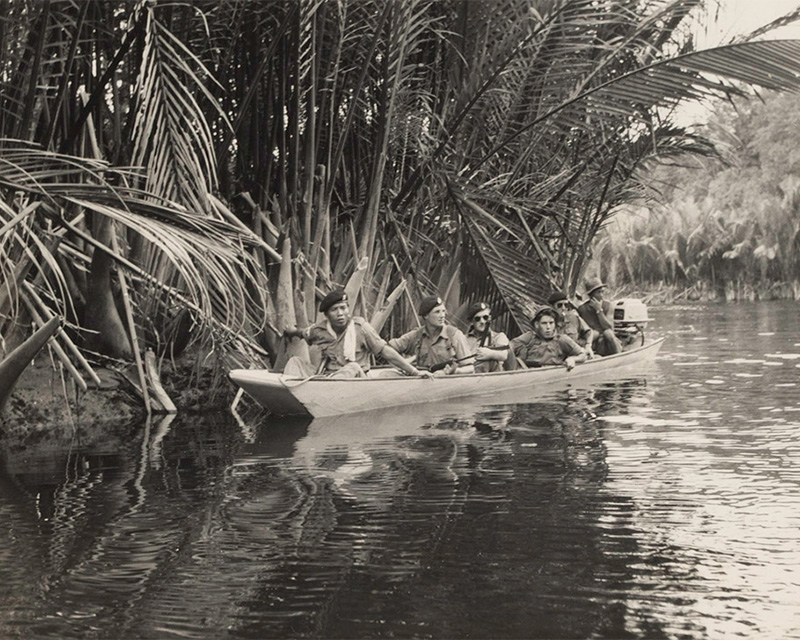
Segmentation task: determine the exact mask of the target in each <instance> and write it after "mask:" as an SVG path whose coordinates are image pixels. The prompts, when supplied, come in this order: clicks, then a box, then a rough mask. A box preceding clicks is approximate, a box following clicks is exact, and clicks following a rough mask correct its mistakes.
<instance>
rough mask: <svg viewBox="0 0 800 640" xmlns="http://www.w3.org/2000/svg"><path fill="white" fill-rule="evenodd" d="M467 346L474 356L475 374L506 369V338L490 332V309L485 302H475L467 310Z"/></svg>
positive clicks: (495, 332)
mask: <svg viewBox="0 0 800 640" xmlns="http://www.w3.org/2000/svg"><path fill="white" fill-rule="evenodd" d="M466 317H467V321H468V322H469V325H470V326H469V329H468V330H467V345H468V346H469V349H470V353H474V354H475V373H491V372H492V371H501V370H502V369H504V368H506V367H505V366H504V365H505V364H506V363H507V361H508V355H509V350H508V336H506V334H505V333H503V332H502V331H494V330H492V309H491V307H489V305H488V304H486V303H485V302H475V303H474V304H472V305H470V307H469V309H467V316H466Z"/></svg>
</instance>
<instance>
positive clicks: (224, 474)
mask: <svg viewBox="0 0 800 640" xmlns="http://www.w3.org/2000/svg"><path fill="white" fill-rule="evenodd" d="M696 311H697V310H695V315H694V316H693V318H692V323H691V326H689V325H688V323H687V322H686V318H685V317H684V312H683V311H681V310H680V309H677V310H676V311H675V312H674V314H673V315H672V316H669V315H667V314H666V313H662V314H659V315H660V317H661V322H662V325H661V331H663V332H664V333H665V334H667V335H669V336H670V342H669V343H668V344H667V348H666V351H665V353H664V355H663V358H662V359H661V361H660V363H659V367H658V369H657V370H656V371H655V372H654V373H653V374H652V375H649V376H647V377H646V378H634V379H630V380H623V381H616V382H613V383H610V384H606V385H594V386H588V387H587V388H578V389H571V390H569V391H561V392H558V393H554V394H552V395H549V396H542V397H540V398H538V399H537V401H536V402H529V403H518V402H517V403H506V404H502V405H495V406H476V407H468V406H464V405H454V406H445V405H440V406H437V407H425V408H415V409H414V410H409V411H402V410H395V411H391V412H382V413H375V414H364V415H360V416H357V417H352V416H351V417H342V418H336V419H325V420H317V421H311V422H307V421H306V422H303V421H294V422H286V421H276V420H271V419H269V418H266V419H265V417H264V416H263V415H262V414H260V413H255V412H254V411H253V408H252V407H249V408H248V407H244V406H243V407H241V409H242V411H241V414H240V415H238V416H237V417H232V416H228V415H218V416H204V417H193V416H179V417H177V418H174V419H172V418H167V419H161V420H154V421H153V422H152V423H149V424H146V425H117V426H115V427H113V428H110V427H107V426H105V427H103V428H102V429H96V430H94V431H92V430H86V431H79V432H77V433H74V434H73V433H72V432H68V433H67V434H66V435H64V437H57V436H52V437H47V438H42V439H40V440H38V441H28V440H25V441H19V442H13V441H11V440H9V439H6V440H5V441H4V449H3V453H2V456H3V458H2V472H1V473H0V523H2V524H0V560H2V562H1V563H0V585H3V586H2V587H0V636H2V637H58V638H63V637H81V638H83V637H132V638H136V637H143V638H150V637H172V636H188V637H215V638H216V637H220V636H232V637H258V638H263V637H331V638H335V637H348V638H352V637H370V638H373V637H397V636H401V637H435V638H439V637H465V638H466V637H497V638H518V637H525V638H536V637H559V638H562V637H575V638H583V637H640V636H648V637H729V636H730V635H740V636H745V637H750V636H752V635H753V634H754V633H758V635H771V636H773V637H775V636H780V637H790V636H792V635H798V634H797V630H798V629H800V618H798V608H797V605H796V603H795V601H796V590H797V586H798V582H800V578H799V577H798V576H800V574H799V573H798V571H797V569H796V567H797V566H798V565H800V534H798V533H797V531H798V530H800V527H798V525H800V516H798V515H797V514H798V513H800V511H798V506H800V499H799V498H798V494H797V485H798V481H800V474H798V472H797V469H798V468H800V467H799V466H798V462H800V446H798V445H797V441H796V434H797V427H798V426H800V424H798V415H800V401H798V398H797V396H796V388H795V386H794V385H795V384H796V376H797V373H796V372H797V368H796V367H795V366H794V364H795V361H796V358H795V354H797V353H798V346H797V344H796V343H800V334H797V333H794V334H791V333H790V332H788V331H786V330H785V329H783V328H781V326H780V323H777V322H776V321H774V320H773V319H770V318H769V317H767V316H762V315H759V314H745V315H746V317H743V318H741V319H740V320H739V321H737V322H736V323H733V322H731V323H729V324H728V325H726V326H725V331H724V332H722V334H723V335H719V332H715V331H714V330H713V329H712V327H716V326H717V325H718V324H719V323H720V322H722V320H720V318H719V314H718V312H717V310H716V309H713V308H709V309H708V311H707V313H706V314H705V315H703V314H698V313H697V312H696ZM665 318H666V320H665ZM759 332H764V333H771V334H772V335H770V336H766V335H764V336H759V337H758V339H759V340H761V339H763V340H764V341H765V342H764V343H763V344H757V345H753V344H752V342H750V343H747V342H744V341H743V337H744V336H751V337H752V336H754V335H757V334H758V333H759ZM697 337H706V338H708V339H707V340H695V338H697ZM743 343H744V344H747V345H748V347H747V348H741V347H738V346H736V345H737V344H743ZM798 357H800V356H798ZM769 362H780V363H782V365H781V366H774V365H769V364H767V363H769ZM715 363H716V364H715ZM723 365H724V366H723ZM740 374H748V376H754V375H759V376H760V377H758V378H755V377H746V376H742V375H740ZM714 381H722V383H719V382H714ZM765 381H766V382H767V383H768V385H766V386H765V385H764V382H765ZM500 400H502V399H498V401H500Z"/></svg>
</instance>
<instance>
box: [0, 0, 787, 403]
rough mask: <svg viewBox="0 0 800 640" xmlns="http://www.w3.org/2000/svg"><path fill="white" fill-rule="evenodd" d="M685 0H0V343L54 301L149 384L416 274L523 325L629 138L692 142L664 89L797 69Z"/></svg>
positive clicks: (266, 359)
mask: <svg viewBox="0 0 800 640" xmlns="http://www.w3.org/2000/svg"><path fill="white" fill-rule="evenodd" d="M703 9H704V3H703V1H702V0H603V1H602V2H597V1H596V0H481V1H475V0H435V1H434V0H402V1H401V0H391V1H381V2H371V1H369V0H338V1H334V0H285V1H282V0H269V1H267V0H263V1H259V0H214V1H211V0H207V1H206V0H195V1H192V2H186V3H174V2H166V1H163V2H162V1H161V0H140V1H138V2H128V1H118V0H94V1H85V2H74V1H73V0H49V1H43V0H2V2H0V52H1V53H0V55H2V58H0V83H2V91H1V92H0V279H1V280H2V286H0V322H1V323H2V327H0V335H1V336H2V337H3V345H4V348H5V346H7V344H13V341H14V338H15V336H17V335H19V334H24V333H26V332H27V331H28V329H29V327H30V325H31V323H33V324H40V323H41V322H43V321H44V320H45V319H46V318H47V317H49V316H51V315H54V314H57V315H60V316H63V317H64V318H65V320H66V322H67V326H68V328H69V331H68V332H66V333H65V332H61V334H60V335H59V340H60V341H62V342H63V343H64V352H63V353H64V354H65V355H64V356H63V357H62V358H61V362H62V364H63V365H64V366H65V367H71V369H70V370H71V371H73V376H74V377H75V379H76V380H80V378H81V376H82V375H85V374H84V373H83V372H79V371H78V370H77V368H76V367H75V366H72V365H70V364H69V362H70V360H71V359H73V360H74V359H75V358H78V359H79V363H80V364H81V366H82V367H83V369H84V370H85V371H86V372H87V373H88V375H91V366H90V365H89V363H88V362H84V361H83V360H80V358H83V357H84V356H88V357H89V359H90V360H92V361H94V360H93V359H97V358H113V359H115V360H116V361H119V362H122V363H125V362H134V363H135V364H136V369H137V372H138V377H139V380H140V382H141V385H142V388H146V386H147V384H146V379H145V378H146V376H145V373H144V365H145V364H146V360H147V359H146V358H143V354H146V353H147V352H148V350H150V351H151V352H152V353H153V354H154V355H155V356H156V357H157V358H162V359H163V358H164V357H175V356H177V354H178V353H179V352H180V351H181V350H182V349H184V348H185V347H186V346H187V345H190V344H194V345H195V346H197V347H199V349H200V350H201V351H202V352H203V353H207V354H210V355H211V356H214V357H220V358H222V359H223V361H222V362H220V363H219V364H220V366H219V370H220V371H224V368H225V367H226V366H228V365H230V364H231V363H233V362H235V363H237V364H239V365H256V366H265V365H266V364H269V363H273V364H274V363H275V362H276V361H277V362H280V361H281V359H282V358H283V357H284V356H285V352H286V351H287V349H288V350H289V351H290V352H292V350H302V345H297V344H293V343H288V341H287V340H285V339H281V333H282V330H283V328H285V327H286V326H288V325H295V324H297V325H305V324H307V323H308V322H310V321H313V320H314V318H315V316H316V305H317V301H318V299H319V298H320V296H322V295H324V294H325V292H327V291H328V290H329V289H330V288H331V287H332V286H334V285H337V284H339V285H347V287H348V289H349V291H350V293H351V300H353V301H354V305H353V306H354V307H355V311H356V313H358V314H360V315H364V316H366V317H367V318H369V319H370V320H371V321H372V322H373V323H374V324H375V325H376V326H377V328H379V329H383V330H384V332H385V333H397V332H399V331H400V330H403V329H405V328H407V327H408V326H409V324H412V323H414V322H415V321H416V316H415V314H414V308H415V305H416V302H417V301H418V300H419V299H420V298H421V297H422V296H424V295H427V294H430V293H432V292H434V291H436V292H438V293H439V294H440V295H442V296H443V297H445V298H446V300H447V303H448V307H449V308H450V309H451V310H456V309H458V308H459V307H461V306H463V305H465V304H467V303H469V302H471V301H472V300H474V299H475V297H476V296H481V297H483V298H486V299H488V300H489V301H490V302H492V304H493V305H495V306H496V307H497V308H498V309H500V310H501V311H502V312H503V313H502V320H503V322H505V323H506V325H507V326H509V327H513V326H514V325H520V324H523V323H524V322H525V316H526V313H527V311H528V310H529V309H530V307H531V305H535V304H536V303H537V302H541V301H542V299H543V296H546V294H547V292H548V290H549V289H550V288H551V287H552V286H562V285H563V286H566V287H568V288H570V289H574V288H575V287H576V285H577V284H578V283H579V282H580V279H581V277H582V275H583V272H584V271H585V264H584V263H585V259H586V257H587V247H588V246H589V244H590V242H591V240H592V239H593V238H594V237H595V235H596V233H597V232H598V230H599V229H600V228H601V227H602V226H603V224H604V223H605V222H607V220H608V219H609V217H610V216H611V215H612V214H613V213H614V211H615V210H616V209H617V208H618V207H619V206H620V205H621V204H624V203H626V202H630V201H632V199H635V198H638V197H640V196H641V193H642V190H643V189H644V188H645V186H646V185H645V184H644V183H643V181H642V179H641V177H642V170H643V169H644V168H646V167H647V166H648V163H650V162H651V161H653V160H656V159H663V158H666V157H672V156H677V155H681V154H686V153H696V154H708V153H710V152H711V150H712V147H711V145H710V144H709V143H708V142H707V141H706V140H704V139H703V138H702V137H699V136H697V135H696V134H693V133H691V132H687V131H685V130H684V129H682V128H681V127H679V126H677V125H676V124H675V122H674V119H673V115H674V109H675V107H676V106H677V105H679V104H680V103H681V102H683V101H686V100H698V99H700V100H702V99H707V98H710V97H713V96H717V97H720V96H722V97H725V96H727V97H730V96H740V95H745V94H746V93H747V92H748V91H749V90H750V88H751V87H761V88H766V89H769V90H776V91H778V90H796V89H797V88H798V86H800V80H799V78H800V75H799V73H798V72H800V42H798V41H772V42H770V41H759V40H757V39H754V38H744V39H741V40H739V41H737V42H734V43H729V44H727V45H725V46H721V47H717V48H715V49H710V50H705V51H695V50H694V48H693V43H692V38H691V33H692V25H693V21H694V20H696V19H697V17H698V16H699V15H701V14H702V11H703ZM793 17H796V16H790V17H788V18H787V19H791V18H793ZM756 35H759V34H756ZM70 336H71V340H69V338H70ZM73 342H74V343H75V344H74V345H73ZM295 342H296V341H295ZM73 346H76V348H74V349H73ZM68 351H69V352H70V353H71V354H72V355H70V353H67V352H68ZM159 361H160V360H159ZM143 362H144V364H143ZM156 368H157V367H156Z"/></svg>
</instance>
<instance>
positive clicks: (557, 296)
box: [547, 291, 569, 304]
mask: <svg viewBox="0 0 800 640" xmlns="http://www.w3.org/2000/svg"><path fill="white" fill-rule="evenodd" d="M562 300H569V298H568V297H567V292H566V291H553V293H551V294H550V297H549V298H548V299H547V304H555V303H556V302H561V301H562Z"/></svg>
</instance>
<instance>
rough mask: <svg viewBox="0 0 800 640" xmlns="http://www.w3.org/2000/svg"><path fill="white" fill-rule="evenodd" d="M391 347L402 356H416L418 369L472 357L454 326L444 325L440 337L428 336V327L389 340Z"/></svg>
mask: <svg viewBox="0 0 800 640" xmlns="http://www.w3.org/2000/svg"><path fill="white" fill-rule="evenodd" d="M389 346H390V347H393V348H394V349H396V350H397V351H398V352H399V353H400V354H401V355H404V356H410V355H416V356H417V361H416V366H417V367H428V368H430V367H432V366H433V365H436V364H440V363H442V362H449V361H452V360H454V359H455V360H458V361H460V362H462V363H463V362H464V361H465V360H467V359H468V358H469V356H470V355H472V352H471V351H470V350H469V347H468V346H467V339H466V338H465V337H464V334H463V333H461V331H459V330H458V329H456V328H455V327H454V326H452V325H448V324H446V325H444V326H443V327H442V330H441V332H440V333H439V335H438V336H436V337H434V336H431V335H430V334H428V328H427V326H426V325H423V326H421V327H419V328H418V329H413V330H412V331H409V332H408V333H404V334H403V335H402V336H400V337H399V338H393V339H392V340H389Z"/></svg>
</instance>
